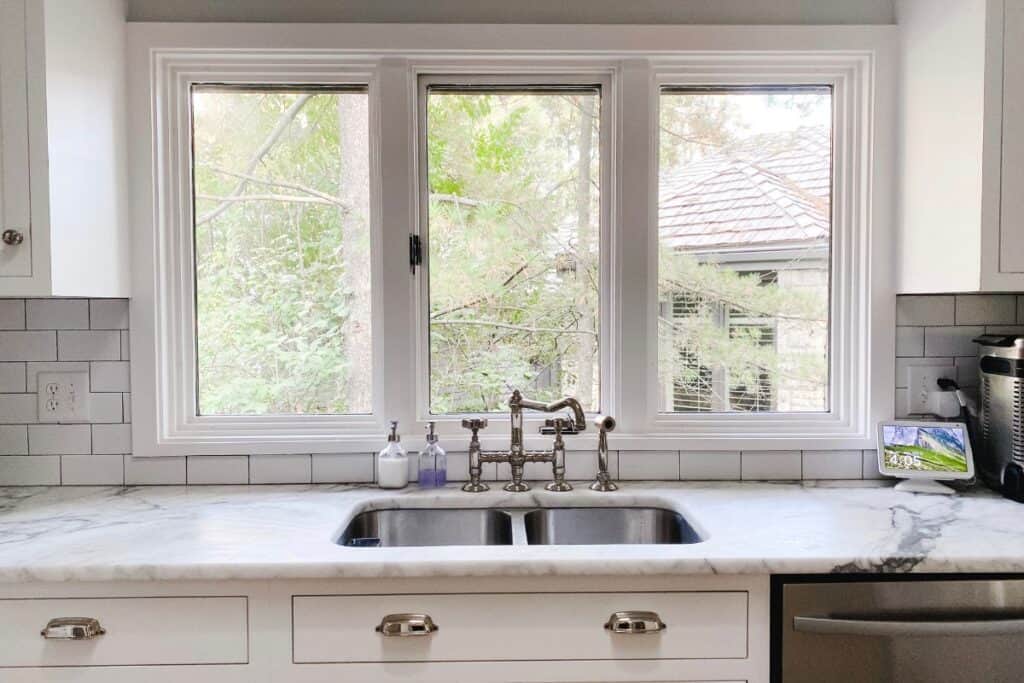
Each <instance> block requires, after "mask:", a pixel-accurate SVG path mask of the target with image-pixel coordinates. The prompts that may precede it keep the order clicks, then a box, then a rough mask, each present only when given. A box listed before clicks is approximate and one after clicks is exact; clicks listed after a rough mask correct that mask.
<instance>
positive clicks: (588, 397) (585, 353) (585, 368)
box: [574, 96, 598, 409]
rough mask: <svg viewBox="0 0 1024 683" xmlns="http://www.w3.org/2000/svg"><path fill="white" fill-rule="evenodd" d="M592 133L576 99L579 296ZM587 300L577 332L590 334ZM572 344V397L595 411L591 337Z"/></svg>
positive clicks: (585, 271) (586, 261)
mask: <svg viewBox="0 0 1024 683" xmlns="http://www.w3.org/2000/svg"><path fill="white" fill-rule="evenodd" d="M593 131H594V110H593V104H592V103H591V101H590V98H589V97H587V96H583V97H581V98H580V123H579V133H578V134H579V158H578V159H577V162H576V280H577V286H578V287H579V292H580V294H581V295H583V294H584V293H585V292H586V291H587V289H588V288H589V287H590V275H589V273H590V269H591V268H592V267H593V266H594V265H595V264H594V261H593V259H592V256H591V250H592V248H593V240H592V239H591V237H592V236H591V224H590V223H591V218H590V188H591V178H590V167H591V159H590V156H591V151H592V146H593V142H592V136H593ZM589 298H590V297H586V296H580V297H579V298H578V299H577V301H578V302H580V304H581V309H580V311H579V314H580V320H579V329H581V330H587V331H593V330H595V329H596V327H595V311H594V310H593V309H592V308H591V306H590V302H589ZM574 339H575V341H576V372H577V375H578V376H577V380H576V398H577V399H578V400H579V402H580V403H581V404H582V405H583V407H584V408H587V409H596V408H598V406H595V405H594V360H595V359H594V352H595V350H596V344H595V337H594V336H593V335H590V334H579V335H575V336H574Z"/></svg>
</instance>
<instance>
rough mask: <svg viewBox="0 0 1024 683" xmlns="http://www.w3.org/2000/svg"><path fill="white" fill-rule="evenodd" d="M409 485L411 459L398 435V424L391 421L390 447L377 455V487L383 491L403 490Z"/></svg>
mask: <svg viewBox="0 0 1024 683" xmlns="http://www.w3.org/2000/svg"><path fill="white" fill-rule="evenodd" d="M408 484H409V458H408V456H407V455H406V454H405V449H404V448H402V437H401V436H399V435H398V422H397V421H396V420H392V421H391V433H390V434H388V445H387V446H386V447H385V448H384V449H383V450H382V451H381V452H380V453H378V454H377V486H379V487H381V488H382V489H403V488H405V487H406V486H407V485H408Z"/></svg>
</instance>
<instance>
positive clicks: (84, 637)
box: [0, 597, 249, 679]
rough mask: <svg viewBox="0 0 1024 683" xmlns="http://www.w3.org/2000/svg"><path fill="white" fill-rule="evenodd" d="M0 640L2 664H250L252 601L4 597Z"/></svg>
mask: <svg viewBox="0 0 1024 683" xmlns="http://www.w3.org/2000/svg"><path fill="white" fill-rule="evenodd" d="M56 620H60V621H56ZM89 620H95V621H91V622H90V621H89ZM48 626H49V628H48ZM97 627H98V629H99V630H101V631H102V633H99V632H97V631H96V629H97ZM44 632H45V633H44ZM76 637H77V638H78V639H75V638H76ZM0 643H3V646H2V647H0V667H37V666H131V665H143V664H245V663H246V662H247V661H248V659H249V637H248V600H247V598H245V597H166V598H67V599H65V598H52V599H51V598H45V599H30V600H0ZM2 678H3V677H2V676H0V679H2Z"/></svg>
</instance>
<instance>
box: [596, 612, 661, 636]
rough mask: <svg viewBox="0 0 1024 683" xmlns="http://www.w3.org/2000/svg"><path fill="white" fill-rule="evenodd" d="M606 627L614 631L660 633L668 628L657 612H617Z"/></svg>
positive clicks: (609, 618) (609, 619)
mask: <svg viewBox="0 0 1024 683" xmlns="http://www.w3.org/2000/svg"><path fill="white" fill-rule="evenodd" d="M604 627H605V628H606V629H607V630H609V631H611V632H612V633H626V634H632V633H639V634H643V633H658V632H660V631H664V630H665V629H666V628H668V627H667V626H666V625H665V622H664V621H662V620H661V617H659V616H658V613H657V612H642V611H629V612H615V613H614V614H612V615H611V616H610V617H608V622H607V623H605V625H604Z"/></svg>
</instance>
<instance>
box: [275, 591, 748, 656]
mask: <svg viewBox="0 0 1024 683" xmlns="http://www.w3.org/2000/svg"><path fill="white" fill-rule="evenodd" d="M292 604H293V609H292V614H294V626H293V629H294V637H293V639H292V642H293V643H294V646H293V647H294V656H293V659H294V661H295V662H296V663H299V664H316V663H344V662H425V661H428V662H429V661H516V660H518V661H531V660H623V659H646V660H658V659H742V658H744V657H746V656H747V593H746V592H738V591H734V592H726V591H720V592H707V591H683V592H651V593H606V592H592V593H591V592H586V593H575V592H574V593H566V594H550V593H499V594H458V595H430V594H427V595H401V596H390V595H332V596H322V595H314V596H302V595H298V596H295V597H294V598H293V602H292ZM627 611H628V612H632V613H634V614H636V613H637V612H646V613H648V614H650V615H655V614H656V615H658V617H659V618H660V619H661V620H662V623H663V624H665V626H664V630H663V631H661V632H658V633H651V632H649V631H646V632H644V633H612V632H610V631H609V630H608V629H606V628H605V623H606V622H607V621H608V619H609V617H611V616H612V614H613V613H616V612H627ZM409 612H413V613H416V614H423V615H428V616H429V617H430V623H431V624H432V625H433V627H434V628H436V629H437V630H436V631H435V632H433V633H426V634H423V635H417V636H414V637H408V636H390V637H384V636H383V635H382V634H381V633H380V632H379V631H376V630H375V627H376V626H378V625H379V624H380V623H381V622H382V620H383V619H385V618H387V617H388V616H389V615H393V614H403V613H409ZM339 614H346V615H349V617H348V618H347V619H344V620H339V619H338V618H337V615H339ZM356 615H359V616H360V617H361V619H357V618H355V616H356ZM511 643H514V645H513V646H512V647H509V644H511Z"/></svg>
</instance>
